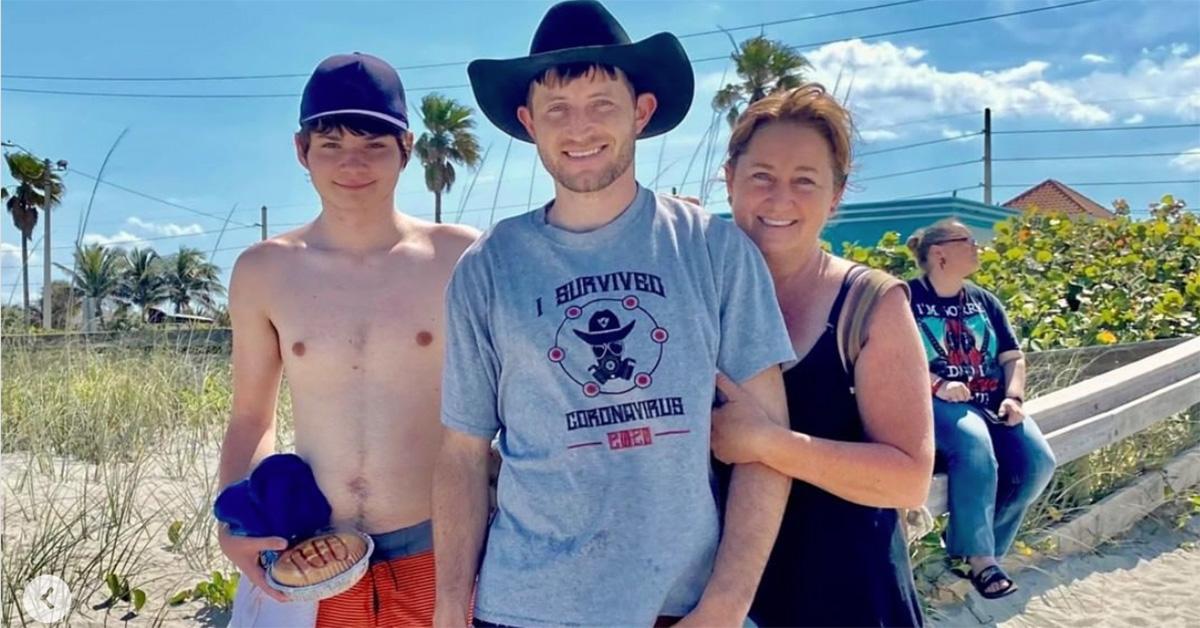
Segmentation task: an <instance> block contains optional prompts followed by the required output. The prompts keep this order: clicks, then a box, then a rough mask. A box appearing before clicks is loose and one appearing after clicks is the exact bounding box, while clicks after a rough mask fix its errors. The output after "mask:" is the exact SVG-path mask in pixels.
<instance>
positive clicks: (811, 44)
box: [692, 0, 1100, 63]
mask: <svg viewBox="0 0 1200 628" xmlns="http://www.w3.org/2000/svg"><path fill="white" fill-rule="evenodd" d="M1093 2H1100V0H1076V1H1075V2H1066V3H1063V4H1055V5H1052V6H1048V7H1038V8H1036V9H1022V10H1020V11H1009V12H1008V13H997V14H995V15H984V16H980V17H974V18H969V19H965V20H955V21H953V22H941V23H939V24H927V25H925V26H916V27H913V28H902V29H899V30H894V31H884V32H882V33H871V34H869V35H855V36H853V37H840V38H838V39H827V40H825V41H814V42H806V43H803V44H795V45H794V46H793V47H794V48H818V47H820V46H824V45H826V44H836V43H839V42H843V41H849V40H851V39H878V38H880V37H889V36H891V35H905V34H908V33H918V32H921V31H929V30H935V29H939V28H950V27H952V26H962V25H964V24H976V23H978V22H987V21H990V20H999V19H1002V18H1006V17H1015V16H1018V15H1028V14H1030V13H1040V12H1042V11H1052V10H1054V9H1065V8H1067V7H1073V6H1079V5H1082V4H1092V3H1093ZM728 58H729V55H722V56H720V57H706V58H703V59H696V60H695V61H692V63H704V62H706V61H717V60H720V59H728Z"/></svg>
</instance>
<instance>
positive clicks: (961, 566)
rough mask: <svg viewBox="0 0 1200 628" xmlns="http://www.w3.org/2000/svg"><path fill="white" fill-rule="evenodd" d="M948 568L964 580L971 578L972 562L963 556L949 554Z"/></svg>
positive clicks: (947, 559) (947, 558)
mask: <svg viewBox="0 0 1200 628" xmlns="http://www.w3.org/2000/svg"><path fill="white" fill-rule="evenodd" d="M946 570H947V571H949V572H950V573H952V574H954V575H956V576H958V577H959V578H962V579H963V580H970V579H971V563H969V562H967V559H965V558H963V557H961V556H947V557H946Z"/></svg>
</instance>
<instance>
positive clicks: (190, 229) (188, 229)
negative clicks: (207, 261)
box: [125, 216, 204, 236]
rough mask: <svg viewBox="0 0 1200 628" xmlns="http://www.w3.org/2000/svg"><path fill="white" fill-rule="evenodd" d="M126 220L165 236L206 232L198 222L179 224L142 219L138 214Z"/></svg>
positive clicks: (135, 225) (140, 227) (133, 224)
mask: <svg viewBox="0 0 1200 628" xmlns="http://www.w3.org/2000/svg"><path fill="white" fill-rule="evenodd" d="M125 222H126V223H128V224H130V225H132V226H134V227H138V228H139V229H145V230H146V231H149V232H151V233H154V234H157V235H163V236H185V235H199V234H201V233H204V228H203V227H201V226H200V225H198V224H196V223H192V224H190V225H177V224H175V223H171V222H168V223H165V224H164V223H156V222H149V221H146V220H142V219H141V218H138V217H137V216H130V217H129V218H127V219H126V220H125Z"/></svg>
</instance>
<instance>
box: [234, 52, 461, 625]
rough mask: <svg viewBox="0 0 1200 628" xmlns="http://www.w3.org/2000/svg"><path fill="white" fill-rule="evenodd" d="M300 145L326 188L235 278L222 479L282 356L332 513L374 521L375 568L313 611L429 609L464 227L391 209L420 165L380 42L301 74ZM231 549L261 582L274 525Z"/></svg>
mask: <svg viewBox="0 0 1200 628" xmlns="http://www.w3.org/2000/svg"><path fill="white" fill-rule="evenodd" d="M300 110H301V116H300V123H301V128H300V131H299V132H298V133H297V134H296V138H295V143H296V153H297V157H298V158H299V160H300V163H301V165H303V166H304V167H305V168H306V169H307V170H308V173H309V175H310V177H311V179H312V183H313V187H314V188H316V191H317V194H318V195H319V196H320V198H321V213H320V215H318V216H317V218H316V219H315V220H313V221H312V222H310V223H308V224H306V225H304V226H303V227H300V228H298V229H296V230H294V231H290V232H288V233H284V234H282V235H278V236H276V237H274V238H271V239H270V240H267V241H265V242H261V243H259V244H256V245H254V246H252V247H251V248H250V249H248V250H247V251H246V252H245V253H243V254H242V255H241V257H240V258H239V259H238V261H237V264H236V265H235V266H234V270H233V278H232V280H231V287H230V298H229V307H230V313H231V317H232V321H233V330H234V331H233V416H232V418H231V420H230V424H229V428H228V432H227V433H226V436H225V441H224V444H223V445H222V449H221V466H220V479H219V481H220V485H221V486H226V485H228V484H229V483H231V482H234V481H236V480H238V479H240V478H242V477H244V476H246V474H247V473H248V472H249V471H250V469H251V468H252V467H253V465H254V463H255V462H257V461H258V460H260V459H261V458H262V457H264V456H266V455H268V454H270V453H272V452H273V451H274V447H275V437H276V434H275V432H276V429H275V403H276V396H277V393H278V390H279V385H280V378H281V374H282V373H283V372H286V373H287V377H288V384H289V388H290V391H291V395H292V407H293V415H294V420H295V443H296V453H297V454H299V455H300V456H301V457H302V458H303V459H304V460H305V461H306V462H307V463H308V464H309V465H310V466H311V467H312V470H313V473H314V474H315V476H316V480H317V483H318V485H319V486H320V488H321V491H322V492H323V493H324V494H325V496H326V498H327V499H328V500H329V502H330V505H331V506H332V508H333V523H334V525H335V526H339V527H349V528H355V529H357V530H359V531H362V532H365V533H367V534H370V535H372V536H373V537H374V542H375V553H374V554H373V555H372V559H371V569H370V571H369V572H368V573H367V575H366V576H364V577H363V579H362V580H360V581H359V582H358V584H356V585H355V587H354V588H352V589H351V590H349V591H347V592H346V593H343V594H341V595H339V596H336V597H334V598H330V599H327V600H323V601H322V602H321V603H320V605H319V607H318V612H317V624H318V625H339V626H344V625H352V624H365V625H401V624H402V625H411V624H422V625H428V624H429V623H431V621H432V612H433V595H434V568H433V564H434V563H433V556H432V538H431V531H430V524H429V518H430V512H431V510H430V508H431V504H430V490H431V488H430V487H431V481H432V473H433V464H434V459H435V457H436V455H437V452H438V448H439V445H440V443H441V438H442V428H441V425H440V423H439V420H438V415H439V409H438V408H439V398H440V390H441V382H440V376H441V370H442V328H443V324H442V314H443V298H442V297H443V293H444V291H445V287H446V283H447V281H448V280H449V277H450V273H451V271H452V270H453V267H454V264H455V262H456V261H457V260H458V258H459V255H460V254H461V253H462V251H463V250H464V249H465V248H466V247H467V246H468V245H469V244H470V243H471V242H472V241H473V240H474V239H475V238H476V236H477V233H476V232H475V231H474V230H472V229H469V228H465V227H460V226H450V225H435V224H432V223H428V222H425V221H422V220H419V219H416V218H413V217H411V216H406V215H404V214H402V213H398V212H396V211H395V210H394V208H393V207H394V199H395V187H396V182H397V180H398V178H399V176H400V173H401V172H402V171H403V170H404V167H405V166H406V165H407V164H408V160H409V157H410V155H411V151H412V133H411V132H409V130H408V117H407V109H406V106H405V98H404V89H403V86H402V85H401V83H400V77H399V76H398V75H397V74H396V72H395V70H394V69H393V68H392V67H391V66H390V65H389V64H387V63H386V62H384V61H383V60H381V59H378V58H375V57H372V56H369V55H363V54H358V53H355V54H352V55H338V56H334V57H330V58H329V59H326V60H325V61H324V62H322V63H321V65H320V66H318V67H317V69H316V71H315V72H314V74H313V76H312V78H311V79H310V80H309V83H308V85H307V86H306V87H305V90H304V97H303V100H302V103H301V106H300ZM220 540H221V548H222V550H223V551H224V552H225V554H226V555H227V556H229V558H230V560H232V561H233V562H234V564H235V565H237V567H238V568H239V569H240V570H241V571H242V572H243V573H244V574H245V576H246V579H248V580H249V582H250V583H252V584H253V585H254V586H256V587H257V588H259V589H261V590H262V592H265V593H266V594H267V595H269V596H271V597H273V598H275V599H276V600H279V601H284V597H283V596H282V595H280V594H278V593H277V592H275V591H273V590H271V589H269V588H268V587H267V586H266V585H265V581H264V571H263V569H262V568H261V567H260V566H259V563H258V555H259V552H260V551H263V550H267V549H276V550H278V549H282V548H284V547H285V546H286V544H285V542H284V541H283V539H279V538H245V537H241V538H239V537H235V536H232V535H230V534H229V533H228V531H227V530H225V529H222V530H221V532H220Z"/></svg>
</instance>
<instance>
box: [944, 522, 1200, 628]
mask: <svg viewBox="0 0 1200 628" xmlns="http://www.w3.org/2000/svg"><path fill="white" fill-rule="evenodd" d="M1178 512H1179V511H1178V509H1176V508H1172V507H1168V508H1165V509H1160V510H1159V511H1157V512H1155V513H1154V514H1152V515H1151V516H1150V517H1148V518H1147V519H1145V520H1143V521H1142V522H1140V523H1139V524H1138V525H1137V526H1135V527H1134V529H1133V530H1131V531H1130V532H1129V533H1128V534H1126V535H1124V536H1123V537H1121V538H1119V539H1116V540H1114V541H1111V542H1109V543H1107V544H1105V545H1103V546H1101V547H1100V548H1098V549H1097V550H1096V551H1095V552H1093V553H1088V554H1078V555H1075V556H1070V557H1067V558H1064V559H1058V560H1056V559H1050V558H1045V559H1042V560H1039V561H1037V562H1035V563H1034V564H1033V565H1032V566H1030V567H1029V568H1026V569H1024V570H1021V571H1017V572H1010V573H1012V575H1013V576H1014V578H1015V579H1016V580H1017V582H1018V583H1019V584H1020V586H1021V590H1020V591H1018V592H1017V593H1015V594H1013V595H1011V596H1009V597H1007V598H1004V599H1001V600H994V601H989V600H984V599H983V598H981V597H979V596H978V595H977V594H975V593H973V592H972V593H971V595H970V596H969V597H968V598H967V600H966V602H965V603H963V604H955V605H951V606H947V607H941V608H938V609H937V611H936V612H937V613H938V614H937V615H935V616H933V617H931V619H933V620H934V621H933V622H932V623H933V624H934V625H936V626H978V625H987V626H1021V627H1026V626H1038V627H1042V626H1072V627H1080V628H1082V627H1087V628H1096V627H1101V626H1153V627H1155V628H1159V627H1166V626H1200V515H1194V516H1191V517H1190V518H1189V519H1187V520H1186V522H1185V523H1184V525H1183V526H1182V527H1179V526H1178V525H1177V521H1176V520H1175V518H1176V514H1177V513H1178Z"/></svg>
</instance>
